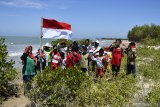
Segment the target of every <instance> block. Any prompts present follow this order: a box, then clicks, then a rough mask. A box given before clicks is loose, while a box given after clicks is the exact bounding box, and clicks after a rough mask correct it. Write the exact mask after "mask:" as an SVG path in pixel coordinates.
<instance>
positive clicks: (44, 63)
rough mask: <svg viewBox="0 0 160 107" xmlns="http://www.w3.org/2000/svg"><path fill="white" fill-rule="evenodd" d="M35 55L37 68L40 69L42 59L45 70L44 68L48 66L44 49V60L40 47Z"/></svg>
mask: <svg viewBox="0 0 160 107" xmlns="http://www.w3.org/2000/svg"><path fill="white" fill-rule="evenodd" d="M35 57H36V59H37V65H36V68H37V70H39V71H40V63H41V61H42V70H44V68H45V66H46V55H45V53H44V51H43V50H42V60H41V61H40V49H38V52H37V55H36V56H35Z"/></svg>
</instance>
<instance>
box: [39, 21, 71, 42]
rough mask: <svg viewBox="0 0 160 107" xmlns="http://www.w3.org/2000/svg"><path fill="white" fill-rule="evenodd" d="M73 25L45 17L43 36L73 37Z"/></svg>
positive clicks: (55, 37) (54, 37)
mask: <svg viewBox="0 0 160 107" xmlns="http://www.w3.org/2000/svg"><path fill="white" fill-rule="evenodd" d="M71 35H72V30H71V25H70V24H68V23H64V22H58V21H56V20H54V19H43V24H42V37H43V38H53V39H62V38H63V39H71Z"/></svg>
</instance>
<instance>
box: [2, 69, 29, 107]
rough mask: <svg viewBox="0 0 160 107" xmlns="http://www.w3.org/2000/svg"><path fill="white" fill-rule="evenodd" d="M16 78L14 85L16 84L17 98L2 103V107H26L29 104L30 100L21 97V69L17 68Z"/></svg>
mask: <svg viewBox="0 0 160 107" xmlns="http://www.w3.org/2000/svg"><path fill="white" fill-rule="evenodd" d="M17 72H18V75H17V78H16V80H15V81H14V83H16V84H18V87H19V89H20V90H19V92H18V97H11V98H9V99H8V100H7V101H4V102H3V105H2V107H26V105H28V104H30V100H29V99H28V98H27V97H25V96H24V95H23V80H22V74H21V69H20V68H17Z"/></svg>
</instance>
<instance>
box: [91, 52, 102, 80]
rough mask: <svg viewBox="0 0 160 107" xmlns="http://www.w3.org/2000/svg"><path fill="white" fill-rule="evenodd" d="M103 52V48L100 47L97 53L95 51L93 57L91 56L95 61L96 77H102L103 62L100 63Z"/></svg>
mask: <svg viewBox="0 0 160 107" xmlns="http://www.w3.org/2000/svg"><path fill="white" fill-rule="evenodd" d="M103 53H104V50H103V49H100V50H99V53H98V52H97V53H96V54H95V57H94V58H93V57H92V60H93V61H95V62H96V77H99V76H100V77H101V78H102V77H103V76H104V66H103V63H102V60H103V58H104V57H103Z"/></svg>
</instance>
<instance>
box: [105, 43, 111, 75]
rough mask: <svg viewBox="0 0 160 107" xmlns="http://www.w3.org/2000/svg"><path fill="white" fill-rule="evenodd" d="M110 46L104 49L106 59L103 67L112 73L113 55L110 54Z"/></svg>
mask: <svg viewBox="0 0 160 107" xmlns="http://www.w3.org/2000/svg"><path fill="white" fill-rule="evenodd" d="M108 48H109V47H108V46H105V47H104V59H103V65H104V71H105V72H106V71H107V72H108V73H110V71H111V59H112V53H111V52H109V50H108Z"/></svg>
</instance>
